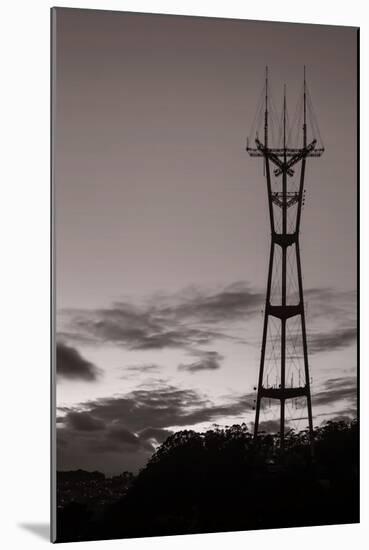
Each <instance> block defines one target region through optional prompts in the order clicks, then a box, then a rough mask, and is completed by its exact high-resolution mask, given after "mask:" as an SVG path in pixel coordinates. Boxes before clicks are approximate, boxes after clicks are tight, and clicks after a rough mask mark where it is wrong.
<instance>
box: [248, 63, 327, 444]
mask: <svg viewBox="0 0 369 550" xmlns="http://www.w3.org/2000/svg"><path fill="white" fill-rule="evenodd" d="M308 119H309V126H308ZM258 128H259V129H260V133H261V135H263V138H262V137H261V136H259V132H258ZM255 129H256V131H255V132H254V131H252V134H251V136H250V138H251V139H252V143H253V145H252V146H250V141H249V139H248V141H247V147H246V150H247V151H248V153H249V155H250V156H252V157H262V159H263V164H264V176H265V178H266V184H267V192H268V206H269V218H270V226H271V245H270V256H269V269H268V278H267V290H266V301H265V310H264V328H263V336H262V345H261V359H260V371H259V381H258V386H257V397H256V406H255V409H256V413H255V425H254V438H255V439H256V438H257V435H258V431H259V427H260V411H264V410H265V409H266V407H268V404H269V407H270V408H274V410H276V411H277V414H278V417H279V422H280V430H279V432H280V450H281V452H282V453H283V451H284V447H285V432H286V428H287V421H286V413H287V412H288V411H289V414H290V415H291V416H292V417H293V409H294V408H295V409H296V408H299V409H305V407H306V410H307V418H308V423H309V434H310V442H311V445H312V442H313V419H312V408H311V393H310V382H311V380H310V374H309V363H308V349H307V342H306V327H305V307H304V296H303V287H302V272H301V261H300V245H299V232H300V221H301V210H302V207H303V205H304V193H305V191H304V183H305V170H306V161H307V159H308V158H310V157H320V156H321V155H322V153H323V152H324V146H323V143H322V141H321V137H320V132H319V128H318V125H317V122H316V119H315V116H314V112H313V109H312V104H311V98H310V93H309V91H308V89H307V85H306V78H305V68H304V81H303V87H302V93H301V94H300V99H299V102H298V105H297V108H296V113H295V117H294V120H293V123H292V124H290V120H289V117H288V111H287V102H286V86H285V87H284V97H283V107H282V113H281V114H280V116H276V113H275V108H274V104H273V102H272V98H271V95H270V90H269V89H268V68H266V77H265V87H264V90H263V93H262V99H261V101H260V106H259V125H256V126H255ZM276 406H277V408H276ZM291 411H292V412H291ZM300 416H301V413H300ZM305 418H306V417H305ZM287 420H288V419H287Z"/></svg>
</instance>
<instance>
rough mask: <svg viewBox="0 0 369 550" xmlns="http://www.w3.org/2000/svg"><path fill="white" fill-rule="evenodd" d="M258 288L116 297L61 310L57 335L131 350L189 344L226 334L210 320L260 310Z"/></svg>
mask: <svg viewBox="0 0 369 550" xmlns="http://www.w3.org/2000/svg"><path fill="white" fill-rule="evenodd" d="M262 299H263V293H258V292H253V291H251V290H250V289H249V288H248V287H247V286H246V285H245V284H244V283H240V282H238V283H234V284H232V285H228V286H226V287H225V288H223V289H222V290H221V291H217V292H205V291H204V290H196V291H194V290H191V291H187V292H182V293H179V294H178V295H177V296H174V297H173V296H171V297H167V296H160V297H158V296H156V297H155V298H152V299H151V300H150V301H149V302H148V303H147V304H146V305H142V306H141V307H139V306H133V305H132V304H130V303H127V302H117V303H115V304H113V305H112V306H111V307H110V308H102V309H97V310H65V311H63V315H62V317H63V319H64V323H65V324H66V326H64V328H63V330H61V331H60V336H61V337H63V338H65V339H66V340H69V341H77V342H81V343H90V344H98V345H100V344H104V343H105V344H106V343H110V344H114V345H118V346H124V347H126V348H128V349H131V350H148V349H162V348H188V347H193V346H196V345H204V344H205V345H206V344H208V343H209V342H211V341H213V340H215V339H217V338H229V336H227V335H226V334H225V333H224V331H219V330H214V328H213V327H214V325H215V324H217V323H220V322H222V323H224V322H227V321H228V322H230V321H235V320H238V319H240V318H242V317H244V316H245V315H253V314H255V313H256V312H257V311H259V307H260V304H261V301H262Z"/></svg>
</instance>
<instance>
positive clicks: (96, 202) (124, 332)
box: [53, 8, 357, 475]
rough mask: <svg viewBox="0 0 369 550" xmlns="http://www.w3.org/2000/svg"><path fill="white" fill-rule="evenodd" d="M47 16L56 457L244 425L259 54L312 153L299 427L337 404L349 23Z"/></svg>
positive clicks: (343, 326) (352, 129)
mask: <svg viewBox="0 0 369 550" xmlns="http://www.w3.org/2000/svg"><path fill="white" fill-rule="evenodd" d="M54 16H55V26H54V32H55V34H54V38H55V51H54V60H53V62H54V68H55V79H54V82H53V86H54V98H55V109H54V113H53V114H54V129H53V140H54V188H55V230H56V316H57V327H56V328H57V340H58V344H57V376H58V382H57V409H58V410H57V426H58V437H57V441H58V459H57V467H58V469H62V470H69V469H76V468H83V469H87V470H95V469H98V470H101V471H104V472H105V473H107V474H108V475H110V474H114V473H119V472H122V471H124V470H130V471H137V470H138V469H139V468H141V467H143V466H144V464H145V463H146V462H147V460H148V459H149V458H150V456H151V455H152V453H153V452H154V451H155V449H156V448H157V446H158V445H159V444H160V443H161V442H162V441H164V440H165V439H166V437H167V436H168V435H169V434H170V433H172V432H173V431H176V430H178V429H188V428H191V429H192V428H193V429H196V430H204V429H208V428H211V426H212V425H213V424H218V425H221V426H224V425H230V424H232V423H241V422H246V424H247V425H248V426H249V428H250V429H252V425H253V419H254V411H253V400H254V399H255V397H256V396H255V391H254V387H255V385H256V383H257V376H258V369H259V362H260V345H261V334H262V324H263V307H264V301H265V288H266V277H267V267H268V260H269V257H268V256H269V246H270V229H269V219H268V209H267V194H266V186H265V179H264V177H263V167H262V163H261V161H260V159H254V158H250V157H249V156H248V154H247V153H246V151H245V146H246V138H247V136H248V134H249V132H250V128H251V126H252V121H253V120H254V116H255V111H256V108H257V103H258V100H259V97H260V93H261V90H262V87H263V79H264V70H265V69H264V68H265V66H266V65H268V67H269V77H270V86H271V94H272V95H273V98H274V100H275V103H276V105H277V107H279V106H280V104H281V102H282V95H283V85H284V83H286V85H287V101H288V104H289V109H290V112H291V113H292V112H293V109H294V106H295V103H296V101H297V99H298V92H299V90H300V89H301V84H302V74H303V66H304V65H306V71H307V80H308V86H309V90H310V93H311V96H312V98H313V102H314V109H315V113H316V115H317V118H318V120H319V126H320V131H321V133H322V137H323V141H324V146H325V152H324V155H323V156H322V157H321V158H318V159H310V160H309V161H308V163H307V171H306V201H305V206H304V209H303V215H302V227H301V234H300V246H301V257H302V269H303V282H304V291H305V294H304V295H305V304H306V314H307V319H306V321H307V336H308V349H309V362H310V371H311V372H310V374H311V377H312V400H313V416H314V424H315V425H319V424H320V423H322V422H324V421H327V420H328V419H331V418H353V417H354V416H356V367H357V365H356V276H357V274H356V261H357V259H356V249H357V242H356V223H357V220H356V200H357V194H356V185H357V174H356V154H357V153H356V146H357V144H356V131H357V128H356V109H357V106H356V29H354V28H350V27H333V26H332V27H329V26H321V25H299V24H284V23H267V22H252V21H245V20H227V19H211V18H195V17H179V16H159V15H143V14H129V13H120V12H109V11H94V10H76V9H66V8H57V9H56V10H55V11H54ZM295 376H297V374H295ZM295 380H296V379H295ZM275 414H276V411H275V410H274V408H273V407H269V408H267V410H264V411H263V412H262V416H261V420H262V422H264V424H263V426H264V428H265V429H275V428H276V426H277V424H276V416H275ZM288 414H289V417H288V421H289V426H290V427H294V428H295V429H303V428H305V427H306V424H307V422H306V410H304V409H303V407H302V406H301V403H295V404H294V406H292V407H291V408H290V410H289V412H288Z"/></svg>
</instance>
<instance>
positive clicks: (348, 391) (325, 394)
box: [312, 376, 357, 407]
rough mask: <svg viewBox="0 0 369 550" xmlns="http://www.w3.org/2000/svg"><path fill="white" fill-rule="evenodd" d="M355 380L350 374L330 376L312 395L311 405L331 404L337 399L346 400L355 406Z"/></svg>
mask: <svg viewBox="0 0 369 550" xmlns="http://www.w3.org/2000/svg"><path fill="white" fill-rule="evenodd" d="M356 399H357V381H356V378H354V377H352V376H348V377H343V378H330V379H328V380H327V381H326V382H325V383H324V387H323V389H322V390H321V391H319V392H318V393H315V394H313V395H312V402H313V407H314V406H317V405H323V406H324V405H333V404H335V403H336V402H337V401H342V400H346V401H348V402H349V403H350V405H351V407H352V406H353V405H354V406H356Z"/></svg>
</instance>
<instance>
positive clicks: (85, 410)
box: [57, 385, 253, 471]
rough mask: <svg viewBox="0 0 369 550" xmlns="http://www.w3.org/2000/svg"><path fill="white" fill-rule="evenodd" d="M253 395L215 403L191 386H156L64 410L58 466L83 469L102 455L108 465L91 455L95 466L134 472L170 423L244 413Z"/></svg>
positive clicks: (191, 422)
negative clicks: (128, 469) (189, 387)
mask: <svg viewBox="0 0 369 550" xmlns="http://www.w3.org/2000/svg"><path fill="white" fill-rule="evenodd" d="M252 398H253V395H244V396H238V397H236V398H234V399H233V400H229V401H228V402H226V403H221V404H214V403H212V402H211V401H210V400H208V399H207V398H206V397H204V396H202V395H200V394H198V393H197V392H196V391H194V390H191V389H180V388H177V387H175V386H170V385H160V386H153V387H150V388H142V389H137V390H135V391H133V392H131V393H129V394H127V395H123V396H116V397H110V398H105V399H97V400H95V401H89V402H86V403H83V404H82V405H81V406H80V407H75V408H71V409H65V408H64V410H63V413H64V416H63V423H62V427H59V428H58V438H57V439H58V442H59V441H60V442H61V444H60V447H59V463H58V464H59V466H58V467H59V468H60V469H67V468H68V467H71V464H75V467H85V468H86V467H87V465H89V464H92V463H93V457H94V455H100V454H101V453H106V464H105V465H103V463H102V462H101V458H99V456H95V459H96V460H95V467H98V464H101V466H100V467H101V468H102V469H103V470H104V471H107V470H109V469H114V471H122V470H124V469H126V468H128V467H129V468H130V469H132V470H135V471H136V470H137V469H138V468H139V467H141V466H143V464H144V463H145V462H146V461H147V459H148V458H149V457H150V456H151V454H152V453H153V451H154V450H155V446H156V445H157V444H160V443H161V442H162V441H164V440H165V439H166V438H167V437H168V436H169V435H170V434H171V433H172V430H171V429H170V428H171V427H172V426H173V427H174V426H176V427H181V426H183V427H185V426H193V425H196V424H199V423H203V422H209V423H213V422H215V421H216V420H219V419H223V418H226V417H228V416H240V415H243V414H245V413H246V412H247V411H250V410H251V409H252ZM133 457H135V460H136V462H134V459H133ZM77 465H78V466H77Z"/></svg>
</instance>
